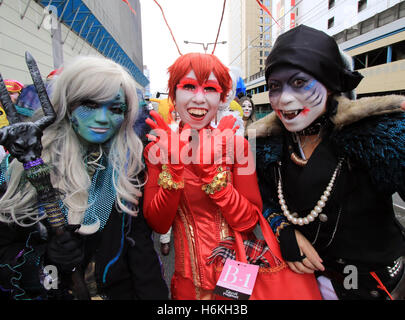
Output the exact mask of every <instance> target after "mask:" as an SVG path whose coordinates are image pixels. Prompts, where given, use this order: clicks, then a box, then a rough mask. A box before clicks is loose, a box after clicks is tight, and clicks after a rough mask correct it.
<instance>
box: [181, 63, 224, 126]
mask: <svg viewBox="0 0 405 320" xmlns="http://www.w3.org/2000/svg"><path fill="white" fill-rule="evenodd" d="M176 87H177V90H176V100H175V102H176V106H175V108H176V111H177V112H178V113H179V116H180V119H181V120H182V122H184V123H188V124H189V125H190V126H191V128H193V129H197V130H199V129H202V128H204V127H206V126H207V125H209V124H210V123H211V120H212V119H213V118H214V117H215V115H216V114H217V111H218V107H219V104H220V98H221V92H222V89H221V86H220V85H219V83H218V80H217V78H216V77H215V75H214V74H213V73H211V74H210V76H209V77H208V79H207V80H206V81H205V82H204V83H203V84H200V83H198V81H197V77H196V75H195V73H194V71H193V70H191V71H190V72H189V73H188V74H187V75H186V76H184V77H183V78H182V79H181V80H180V82H179V83H178V84H177V86H176Z"/></svg>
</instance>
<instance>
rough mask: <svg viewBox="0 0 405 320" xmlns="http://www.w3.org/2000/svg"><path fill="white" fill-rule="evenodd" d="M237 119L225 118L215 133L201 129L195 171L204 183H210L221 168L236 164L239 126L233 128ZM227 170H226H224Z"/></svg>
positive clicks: (230, 116)
mask: <svg viewBox="0 0 405 320" xmlns="http://www.w3.org/2000/svg"><path fill="white" fill-rule="evenodd" d="M235 121H236V119H235V117H233V116H232V115H229V116H226V117H223V118H222V119H221V121H220V122H219V124H218V127H217V128H216V129H214V130H213V131H211V130H209V129H201V130H200V132H199V146H198V149H197V156H198V158H197V160H196V162H195V163H196V164H195V169H196V171H197V172H198V173H199V175H200V177H201V180H202V181H203V182H204V183H206V184H207V183H210V182H211V181H212V179H213V178H214V176H215V175H216V174H217V173H218V167H219V166H225V165H226V164H233V163H234V137H235V132H236V131H237V130H238V129H239V126H236V127H235V128H233V126H234V124H235ZM224 169H225V168H224Z"/></svg>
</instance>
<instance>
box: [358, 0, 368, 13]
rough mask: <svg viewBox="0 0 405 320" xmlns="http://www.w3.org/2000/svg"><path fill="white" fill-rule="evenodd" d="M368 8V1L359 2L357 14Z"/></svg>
mask: <svg viewBox="0 0 405 320" xmlns="http://www.w3.org/2000/svg"><path fill="white" fill-rule="evenodd" d="M366 8H367V0H359V2H357V12H361V11H363V10H364V9H366Z"/></svg>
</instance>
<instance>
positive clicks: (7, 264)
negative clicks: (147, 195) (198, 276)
mask: <svg viewBox="0 0 405 320" xmlns="http://www.w3.org/2000/svg"><path fill="white" fill-rule="evenodd" d="M140 208H142V205H141V206H140ZM123 218H124V221H123ZM122 223H124V228H123V229H122ZM44 224H46V223H44ZM44 224H43V223H42V222H41V223H37V224H36V225H35V226H33V227H26V228H24V227H19V226H16V225H14V224H13V225H9V226H8V225H5V224H3V223H0V286H1V287H0V289H1V293H0V297H1V298H5V299H9V298H14V299H26V298H29V299H49V298H52V297H54V296H55V295H54V294H52V295H50V294H49V293H50V291H46V290H45V289H44V287H43V286H42V285H41V283H40V281H41V280H40V278H41V277H40V273H41V270H42V268H43V266H44V259H43V258H44V255H45V250H46V239H43V238H42V237H41V233H42V236H43V225H44ZM41 229H42V231H41ZM122 230H123V232H122ZM83 239H84V241H83V243H84V244H83V245H84V247H85V259H84V261H83V269H85V267H86V266H87V264H88V262H89V261H91V260H92V259H93V260H94V261H95V278H96V282H97V288H98V294H100V295H102V296H104V297H106V298H107V299H114V300H116V299H120V300H123V299H153V300H158V299H159V300H160V299H168V288H167V285H166V283H165V281H164V277H163V274H162V269H161V265H160V262H159V258H158V255H157V253H156V251H155V250H154V247H153V241H152V231H151V229H150V228H149V226H148V225H147V224H146V221H145V219H144V217H143V215H142V212H140V213H139V214H138V217H130V216H129V215H127V214H124V217H123V214H122V213H119V212H117V210H116V209H115V206H114V207H113V210H112V212H111V214H110V217H109V219H108V222H107V224H106V225H105V227H104V229H103V230H101V231H99V232H97V233H95V234H93V235H90V236H83ZM121 241H123V242H122V243H123V247H122V250H120V248H121ZM22 250H24V251H22ZM108 265H109V267H108ZM65 278H66V277H65ZM65 280H66V279H65ZM65 285H68V284H67V283H65Z"/></svg>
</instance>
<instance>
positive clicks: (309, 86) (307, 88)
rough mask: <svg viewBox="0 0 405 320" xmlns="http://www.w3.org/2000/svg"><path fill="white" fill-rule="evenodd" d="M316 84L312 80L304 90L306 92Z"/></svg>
mask: <svg viewBox="0 0 405 320" xmlns="http://www.w3.org/2000/svg"><path fill="white" fill-rule="evenodd" d="M316 82H317V81H316V80H312V81H311V83H310V84H308V85H307V86H306V87H305V88H304V90H306V91H308V90H310V89H312V88H313V87H314V85H315V84H316Z"/></svg>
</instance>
